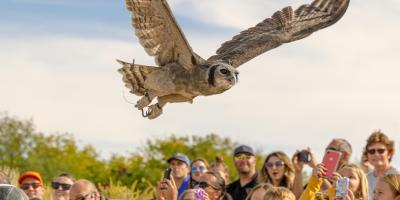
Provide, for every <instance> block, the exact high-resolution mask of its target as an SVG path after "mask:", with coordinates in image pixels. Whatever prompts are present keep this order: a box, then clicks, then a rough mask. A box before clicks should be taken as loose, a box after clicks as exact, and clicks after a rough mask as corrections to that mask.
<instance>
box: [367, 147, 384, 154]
mask: <svg viewBox="0 0 400 200" xmlns="http://www.w3.org/2000/svg"><path fill="white" fill-rule="evenodd" d="M385 151H386V149H383V148H382V149H368V150H367V152H368V154H371V155H374V154H375V153H376V152H378V153H379V154H383V153H385Z"/></svg>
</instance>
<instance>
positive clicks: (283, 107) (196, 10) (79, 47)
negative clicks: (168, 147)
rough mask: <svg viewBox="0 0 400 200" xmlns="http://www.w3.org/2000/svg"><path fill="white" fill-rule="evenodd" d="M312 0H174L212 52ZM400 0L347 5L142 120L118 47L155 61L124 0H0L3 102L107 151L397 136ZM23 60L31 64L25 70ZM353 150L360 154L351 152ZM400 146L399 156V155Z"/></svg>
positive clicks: (196, 43) (316, 145)
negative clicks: (218, 138)
mask: <svg viewBox="0 0 400 200" xmlns="http://www.w3.org/2000/svg"><path fill="white" fill-rule="evenodd" d="M307 2H308V1H306V0H297V1H289V0H279V1H278V0H269V1H265V0H249V1H243V0H219V1H215V0H202V1H195V0H170V1H169V3H170V5H171V7H172V10H173V12H174V14H175V15H176V16H177V18H178V21H179V23H180V25H181V26H182V29H183V31H184V32H185V34H186V37H187V38H188V40H189V41H190V43H191V45H192V47H193V49H194V50H195V51H197V52H198V53H199V54H200V55H202V56H203V57H204V58H208V56H210V55H212V54H213V53H214V52H215V50H216V49H217V48H218V47H219V45H220V44H221V43H222V42H224V41H226V40H228V39H230V38H231V37H232V36H234V35H235V34H236V33H238V32H239V31H240V30H243V29H244V28H247V27H250V26H253V25H254V24H256V23H258V22H259V21H261V20H263V19H264V18H266V17H269V16H271V15H272V14H273V12H274V11H276V10H278V9H281V8H283V7H285V6H288V5H293V6H294V7H297V6H299V5H300V4H303V3H307ZM399 4H400V3H399V2H398V1H395V0H386V1H379V2H378V1H376V0H364V1H355V0H353V1H352V2H351V4H350V7H349V9H348V11H347V13H346V14H345V16H344V17H343V18H342V19H341V20H340V21H339V22H338V23H336V24H334V25H333V26H331V27H328V28H327V29H324V30H322V31H319V32H317V33H314V34H313V35H311V36H310V37H307V38H305V39H303V40H301V41H297V42H294V43H291V44H286V45H283V46H281V47H279V48H277V49H274V50H271V51H270V52H267V53H265V54H263V55H261V56H258V57H257V58H255V59H254V60H252V61H250V62H248V63H246V64H245V65H244V66H242V67H240V68H239V71H240V72H241V73H240V82H239V84H238V85H237V86H235V87H234V88H232V89H231V90H229V91H227V92H225V93H223V94H220V95H215V96H210V97H199V98H196V99H195V101H194V103H193V104H192V105H190V104H174V105H168V106H167V107H166V108H165V110H164V114H163V115H162V116H161V117H160V118H159V119H156V120H152V121H149V120H146V119H143V118H142V117H141V115H140V112H139V111H137V110H136V109H135V108H134V107H133V105H131V104H129V103H127V102H125V100H124V98H123V96H124V95H125V96H126V97H127V98H128V100H129V101H131V102H135V101H137V100H138V97H136V96H133V95H130V94H128V91H127V90H125V88H124V86H123V83H122V81H121V77H120V75H119V74H118V73H117V71H116V70H117V69H118V68H119V67H120V66H118V64H117V63H116V62H115V59H116V58H118V59H123V60H127V61H131V60H132V59H133V58H135V60H136V62H137V63H141V64H148V65H153V64H154V61H153V59H152V58H151V57H150V56H148V55H146V53H145V52H144V50H143V48H142V47H141V46H140V45H139V44H138V42H137V40H136V38H135V37H134V34H133V29H132V28H131V25H130V16H129V13H128V11H127V10H126V8H125V3H124V2H123V1H122V0H121V1H109V0H96V1H78V0H69V1H66V0H58V1H52V0H6V1H2V6H1V7H0V24H1V26H0V44H1V45H0V52H1V53H0V60H1V62H2V65H1V67H0V80H1V84H0V91H1V92H2V96H1V99H0V111H8V112H9V113H10V114H11V115H16V116H19V117H22V118H33V119H34V121H35V124H37V127H38V129H40V130H43V131H44V132H48V133H54V132H70V133H73V134H74V136H75V137H76V138H77V139H78V140H79V141H80V142H81V143H82V144H93V145H94V146H95V147H96V148H98V149H100V151H101V152H102V155H104V156H105V157H107V156H108V155H110V154H111V153H112V152H117V153H126V152H129V151H133V150H134V148H135V147H138V146H140V145H141V144H143V143H144V142H145V141H146V139H149V138H154V137H163V136H165V135H167V134H170V133H175V134H179V135H186V134H200V135H204V134H208V133H211V132H215V133H218V134H221V135H222V136H229V137H231V138H232V139H233V140H235V141H241V142H243V143H247V144H251V145H252V146H254V147H255V148H257V149H260V150H262V151H263V152H265V153H267V152H269V151H271V150H278V149H282V150H285V151H286V152H288V153H289V154H291V153H292V152H293V151H294V150H295V149H298V148H304V147H305V146H311V147H312V148H313V149H315V150H316V151H317V152H320V151H321V150H322V149H323V148H324V146H325V145H326V144H327V143H328V142H329V141H330V140H331V139H332V138H333V137H343V138H346V139H348V140H349V141H351V142H352V143H353V145H354V147H355V150H356V152H357V151H360V149H361V148H362V146H363V145H364V142H365V139H366V138H367V137H368V135H369V134H370V133H371V132H372V131H374V130H376V129H382V130H383V131H384V132H386V133H388V135H390V136H391V137H392V138H393V139H395V140H396V141H397V147H399V142H400V134H399V132H400V104H399V103H398V102H400V93H399V91H400V80H399V79H398V74H400V68H399V67H398V66H399V62H398V58H397V57H398V55H399V54H400V49H399V45H398V44H400V39H399V37H398V35H399V34H400V26H399V25H400V24H399V23H400V14H399V13H400V11H399V8H400V5H399ZM21 72H23V73H21ZM356 157H357V156H356V155H355V156H354V158H356ZM399 160H400V159H399V154H397V157H396V158H395V163H397V166H400V162H399Z"/></svg>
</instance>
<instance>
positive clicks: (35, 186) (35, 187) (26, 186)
mask: <svg viewBox="0 0 400 200" xmlns="http://www.w3.org/2000/svg"><path fill="white" fill-rule="evenodd" d="M31 186H32V188H33V189H37V188H38V187H40V186H42V184H40V183H24V184H22V185H21V189H23V190H29V188H30V187H31Z"/></svg>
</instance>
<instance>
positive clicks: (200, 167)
mask: <svg viewBox="0 0 400 200" xmlns="http://www.w3.org/2000/svg"><path fill="white" fill-rule="evenodd" d="M205 170H206V167H204V166H203V165H200V166H199V167H194V166H193V167H192V174H193V173H196V172H198V171H200V172H204V171H205Z"/></svg>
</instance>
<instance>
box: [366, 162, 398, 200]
mask: <svg viewBox="0 0 400 200" xmlns="http://www.w3.org/2000/svg"><path fill="white" fill-rule="evenodd" d="M374 172H375V170H372V171H370V172H368V174H367V181H368V199H370V200H372V199H373V197H374V188H375V184H376V180H377V179H378V177H376V176H375V175H374ZM399 173H400V172H399V171H398V170H397V169H396V168H394V167H390V168H389V170H387V171H386V172H385V174H399Z"/></svg>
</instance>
